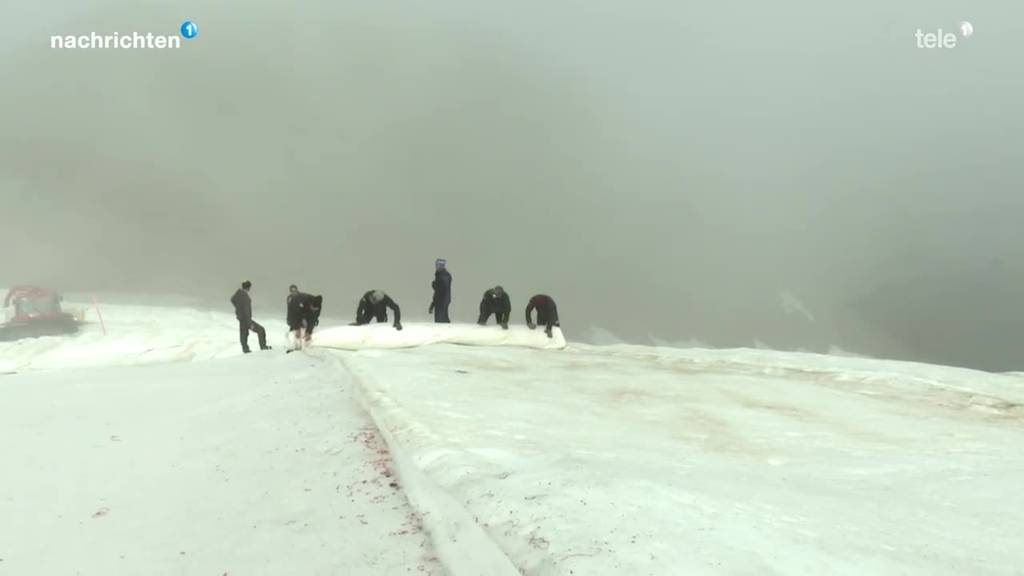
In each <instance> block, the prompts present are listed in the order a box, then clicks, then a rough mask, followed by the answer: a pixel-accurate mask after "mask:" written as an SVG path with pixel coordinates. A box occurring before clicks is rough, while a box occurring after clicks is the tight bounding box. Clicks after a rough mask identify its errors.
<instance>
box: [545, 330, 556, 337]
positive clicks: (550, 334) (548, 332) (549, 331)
mask: <svg viewBox="0 0 1024 576" xmlns="http://www.w3.org/2000/svg"><path fill="white" fill-rule="evenodd" d="M544 333H545V334H547V335H548V338H554V335H553V334H552V333H551V328H548V329H547V330H544Z"/></svg>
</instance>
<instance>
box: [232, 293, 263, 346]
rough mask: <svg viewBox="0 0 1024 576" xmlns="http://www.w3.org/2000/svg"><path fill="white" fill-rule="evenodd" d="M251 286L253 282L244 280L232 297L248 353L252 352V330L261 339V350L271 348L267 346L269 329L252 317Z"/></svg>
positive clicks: (241, 337) (240, 333)
mask: <svg viewBox="0 0 1024 576" xmlns="http://www.w3.org/2000/svg"><path fill="white" fill-rule="evenodd" d="M250 288H252V282H249V281H248V280H246V281H245V282H242V287H241V288H239V289H238V290H237V291H235V295H234V296H232V297H231V303H232V304H234V306H235V318H238V337H239V340H241V342H242V352H244V353H246V354H248V353H249V352H250V350H249V331H250V330H252V331H253V332H255V333H256V337H257V338H258V339H259V341H260V350H270V346H267V331H266V330H264V329H263V326H260V325H259V324H257V323H256V322H255V321H253V319H252V299H251V298H250V297H249V289H250Z"/></svg>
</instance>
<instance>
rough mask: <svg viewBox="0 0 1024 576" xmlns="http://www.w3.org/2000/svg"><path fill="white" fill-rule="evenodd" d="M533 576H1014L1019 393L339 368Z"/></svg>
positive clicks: (728, 377) (761, 365)
mask: <svg viewBox="0 0 1024 576" xmlns="http://www.w3.org/2000/svg"><path fill="white" fill-rule="evenodd" d="M345 362H346V364H347V365H348V366H349V367H350V368H351V369H352V370H353V371H354V372H355V373H356V375H357V377H358V378H359V379H360V381H361V383H362V384H363V386H364V388H365V395H366V398H367V402H368V406H369V407H370V408H371V410H372V411H373V412H374V415H375V416H376V417H377V420H378V424H380V425H381V426H382V427H383V429H384V430H385V432H386V434H387V436H388V437H389V438H391V439H392V442H393V443H394V444H395V445H394V446H393V448H394V449H395V450H396V452H398V453H400V454H402V455H403V458H408V459H409V460H410V461H411V462H412V463H414V465H415V466H416V468H417V470H418V471H419V475H420V476H422V477H423V478H424V479H426V481H429V482H431V483H433V484H434V485H436V486H437V487H439V488H440V489H441V490H443V491H444V492H446V493H448V494H450V495H451V496H452V499H453V501H456V502H459V503H460V504H461V506H462V507H463V509H464V513H465V515H467V516H469V517H472V518H475V519H476V520H477V522H478V524H479V526H480V527H481V528H482V529H483V530H485V531H486V533H487V534H488V535H489V536H490V537H491V538H492V539H493V540H494V541H495V542H496V543H497V544H498V546H499V547H500V548H501V549H502V550H503V551H504V553H505V554H506V555H507V557H508V558H509V559H510V561H511V562H512V563H513V564H514V565H515V566H516V567H517V568H518V569H519V570H521V571H522V572H523V573H526V574H538V575H547V574H588V575H599V574H666V575H668V574H769V573H780V574H851V575H852V574H857V575H862V574H911V573H912V574H930V575H931V574H1020V573H1021V572H1020V567H1021V566H1022V565H1024V551H1022V549H1021V548H1020V546H1019V541H1020V535H1021V534H1022V533H1024V492H1022V491H1021V489H1020V487H1021V486H1024V449H1022V446H1024V407H1022V405H1024V388H1022V386H1021V380H1020V379H1019V378H1016V377H1005V376H997V375H991V374H985V373H980V372H974V371H969V370H958V369H951V368H942V367H935V366H923V365H914V364H906V363H899V362H884V361H876V360H859V359H850V358H833V357H827V356H818V355H807V354H787V353H779V352H767V351H760V350H758V351H752V350H733V351H707V350H668V349H653V348H643V347H617V348H612V347H586V346H572V347H570V349H569V350H567V351H564V352H549V351H533V350H481V349H465V348H456V347H434V348H424V349H417V350H408V351H399V352H393V351H369V352H358V353H352V354H348V355H346V357H345Z"/></svg>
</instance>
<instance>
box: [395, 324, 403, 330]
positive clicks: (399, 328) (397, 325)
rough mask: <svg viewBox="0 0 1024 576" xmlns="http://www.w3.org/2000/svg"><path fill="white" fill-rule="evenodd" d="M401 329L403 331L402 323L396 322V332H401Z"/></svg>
mask: <svg viewBox="0 0 1024 576" xmlns="http://www.w3.org/2000/svg"><path fill="white" fill-rule="evenodd" d="M401 329H402V323H401V322H395V330H401Z"/></svg>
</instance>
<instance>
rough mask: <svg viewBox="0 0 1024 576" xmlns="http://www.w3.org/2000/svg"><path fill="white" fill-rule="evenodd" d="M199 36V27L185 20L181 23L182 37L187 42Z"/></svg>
mask: <svg viewBox="0 0 1024 576" xmlns="http://www.w3.org/2000/svg"><path fill="white" fill-rule="evenodd" d="M198 35H199V26H196V23H195V22H193V21H191V20H185V21H184V22H182V23H181V37H182V38H184V39H185V40H191V39H193V38H195V37H196V36H198Z"/></svg>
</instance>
